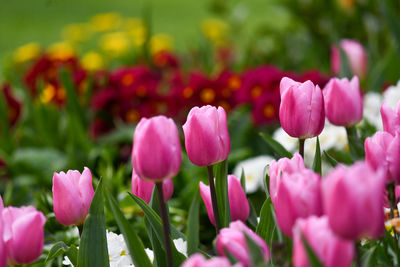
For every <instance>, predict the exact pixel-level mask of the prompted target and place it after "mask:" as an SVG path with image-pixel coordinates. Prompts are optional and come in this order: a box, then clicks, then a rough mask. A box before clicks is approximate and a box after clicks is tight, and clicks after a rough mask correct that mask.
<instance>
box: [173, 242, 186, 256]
mask: <svg viewBox="0 0 400 267" xmlns="http://www.w3.org/2000/svg"><path fill="white" fill-rule="evenodd" d="M174 244H175V247H176V250H178V251H179V252H180V253H182V254H183V255H185V256H186V257H187V242H186V241H185V240H183V239H182V238H178V239H174Z"/></svg>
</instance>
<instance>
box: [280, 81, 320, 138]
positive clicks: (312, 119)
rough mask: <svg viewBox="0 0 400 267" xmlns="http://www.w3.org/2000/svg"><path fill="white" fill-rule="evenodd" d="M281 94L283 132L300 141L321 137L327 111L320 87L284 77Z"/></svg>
mask: <svg viewBox="0 0 400 267" xmlns="http://www.w3.org/2000/svg"><path fill="white" fill-rule="evenodd" d="M280 92H281V105H280V107H279V119H280V121H281V125H282V128H283V130H285V132H286V133H287V134H289V135H290V136H292V137H295V138H300V139H305V138H311V137H314V136H317V135H319V134H320V133H321V132H322V129H323V128H324V125H325V111H324V97H323V95H322V91H321V89H320V88H319V87H318V85H316V86H314V84H313V83H312V82H311V81H306V82H304V83H299V82H296V81H293V80H292V79H290V78H287V77H284V78H283V79H282V80H281V84H280Z"/></svg>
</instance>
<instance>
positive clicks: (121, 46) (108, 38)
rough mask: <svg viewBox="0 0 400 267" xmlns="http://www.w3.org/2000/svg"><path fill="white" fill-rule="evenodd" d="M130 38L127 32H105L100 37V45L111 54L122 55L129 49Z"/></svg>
mask: <svg viewBox="0 0 400 267" xmlns="http://www.w3.org/2000/svg"><path fill="white" fill-rule="evenodd" d="M129 45H130V42H129V38H128V36H127V34H126V33H125V32H112V33H108V34H104V35H103V36H102V37H101V39H100V47H101V49H103V50H104V51H105V52H107V53H110V54H111V56H116V57H118V56H121V55H122V54H124V53H125V52H126V51H127V50H128V49H129Z"/></svg>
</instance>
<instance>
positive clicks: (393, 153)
mask: <svg viewBox="0 0 400 267" xmlns="http://www.w3.org/2000/svg"><path fill="white" fill-rule="evenodd" d="M364 147H365V161H366V162H367V163H368V164H369V165H370V166H371V167H372V168H373V169H374V170H375V171H377V170H378V169H382V170H384V171H385V174H386V181H387V182H396V183H398V184H399V183H400V136H399V134H396V135H395V136H393V135H391V134H390V133H387V132H377V133H375V135H374V136H373V137H372V138H371V137H368V138H367V139H366V140H365V143H364Z"/></svg>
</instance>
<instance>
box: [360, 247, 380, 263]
mask: <svg viewBox="0 0 400 267" xmlns="http://www.w3.org/2000/svg"><path fill="white" fill-rule="evenodd" d="M376 248H377V246H373V247H371V248H369V249H368V250H367V251H366V252H365V253H363V255H362V258H361V261H362V266H364V267H372V266H376V265H377V264H376V260H375V251H376Z"/></svg>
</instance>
